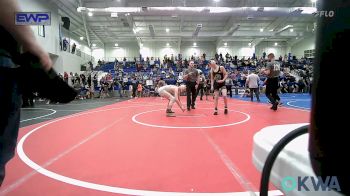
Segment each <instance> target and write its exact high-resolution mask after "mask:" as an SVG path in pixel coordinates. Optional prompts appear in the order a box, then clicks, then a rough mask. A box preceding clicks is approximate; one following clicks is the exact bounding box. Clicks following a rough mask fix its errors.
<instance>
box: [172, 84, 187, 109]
mask: <svg viewBox="0 0 350 196" xmlns="http://www.w3.org/2000/svg"><path fill="white" fill-rule="evenodd" d="M179 91H180V89H179V87H175V92H174V97H175V99H176V100H175V102H176V104H177V105H178V106H179V108H180V109H181V110H182V112H184V111H185V109H184V108H183V107H182V103H181V101H180V93H179Z"/></svg>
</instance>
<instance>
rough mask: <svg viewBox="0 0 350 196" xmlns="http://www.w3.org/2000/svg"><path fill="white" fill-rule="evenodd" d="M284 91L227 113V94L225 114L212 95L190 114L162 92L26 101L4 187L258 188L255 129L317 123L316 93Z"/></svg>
mask: <svg viewBox="0 0 350 196" xmlns="http://www.w3.org/2000/svg"><path fill="white" fill-rule="evenodd" d="M281 98H282V101H283V103H284V104H283V106H282V107H279V109H278V110H277V111H273V110H270V109H269V107H270V105H268V104H266V100H265V99H264V98H263V97H262V98H261V99H262V102H261V103H256V102H250V101H246V100H250V99H249V98H239V97H238V99H229V110H230V112H229V114H228V115H224V114H223V105H222V104H223V103H222V102H223V101H222V99H220V100H219V106H220V107H219V109H220V110H219V115H218V116H214V115H213V101H212V98H210V97H209V100H208V101H205V100H203V101H200V100H199V98H198V99H197V105H196V109H195V110H191V111H190V112H187V111H186V112H184V113H183V112H180V110H179V109H178V107H177V106H176V105H174V111H175V112H176V117H166V116H165V106H166V104H167V101H166V100H164V99H161V98H159V97H151V98H139V99H132V100H124V99H97V100H79V101H74V102H72V103H70V104H66V105H60V104H58V105H56V104H48V105H46V104H38V105H37V106H36V107H35V108H25V109H23V111H22V118H21V129H20V135H19V139H18V146H17V153H16V156H15V158H14V159H12V160H11V161H10V162H9V164H8V165H7V176H6V179H5V181H4V184H3V186H2V189H1V190H0V195H15V196H19V195H26V196H27V195H50V196H51V195H53V196H55V195H84V196H85V195H111V194H113V193H114V194H120V195H251V193H252V192H257V191H259V190H258V187H259V181H260V175H261V174H260V172H259V171H257V169H256V168H255V167H254V165H253V163H252V157H251V155H252V146H253V139H252V138H253V136H254V134H255V133H256V132H258V131H259V130H261V129H262V128H264V127H267V126H271V125H278V124H293V123H307V122H309V118H310V117H309V116H310V112H309V110H308V108H309V107H310V96H309V95H306V94H299V95H298V94H288V95H283V96H282V97H281ZM242 99H243V100H242ZM182 102H183V103H185V97H182ZM270 189H271V190H270V195H281V194H282V193H281V192H280V191H278V190H276V189H275V188H274V187H273V186H272V185H270Z"/></svg>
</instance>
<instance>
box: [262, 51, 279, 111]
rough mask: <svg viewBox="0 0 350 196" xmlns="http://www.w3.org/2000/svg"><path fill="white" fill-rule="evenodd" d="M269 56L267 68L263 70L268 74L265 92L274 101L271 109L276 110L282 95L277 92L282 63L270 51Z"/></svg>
mask: <svg viewBox="0 0 350 196" xmlns="http://www.w3.org/2000/svg"><path fill="white" fill-rule="evenodd" d="M267 58H268V59H269V62H268V63H267V66H266V69H265V70H263V72H264V73H265V75H266V76H267V80H266V93H265V94H266V97H267V98H268V99H269V100H270V102H271V103H272V107H271V109H272V110H275V111H276V110H277V106H278V103H279V100H280V97H279V96H278V94H277V90H278V82H279V80H278V79H279V75H280V65H279V63H278V62H275V55H274V54H273V53H270V54H269V55H268V56H267Z"/></svg>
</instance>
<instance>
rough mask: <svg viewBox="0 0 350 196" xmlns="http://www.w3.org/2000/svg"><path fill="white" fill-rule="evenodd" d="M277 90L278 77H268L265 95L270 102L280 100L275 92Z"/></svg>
mask: <svg viewBox="0 0 350 196" xmlns="http://www.w3.org/2000/svg"><path fill="white" fill-rule="evenodd" d="M277 90H278V77H275V78H268V79H267V81H266V92H265V94H266V97H267V98H268V99H269V100H270V102H271V103H272V104H274V103H275V102H276V101H279V100H280V97H279V96H278V94H277Z"/></svg>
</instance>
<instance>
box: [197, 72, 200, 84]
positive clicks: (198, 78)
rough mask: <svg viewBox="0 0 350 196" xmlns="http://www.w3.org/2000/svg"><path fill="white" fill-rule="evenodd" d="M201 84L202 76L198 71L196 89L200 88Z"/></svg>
mask: <svg viewBox="0 0 350 196" xmlns="http://www.w3.org/2000/svg"><path fill="white" fill-rule="evenodd" d="M199 82H200V75H199V72H198V71H197V81H196V88H198V85H199Z"/></svg>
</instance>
